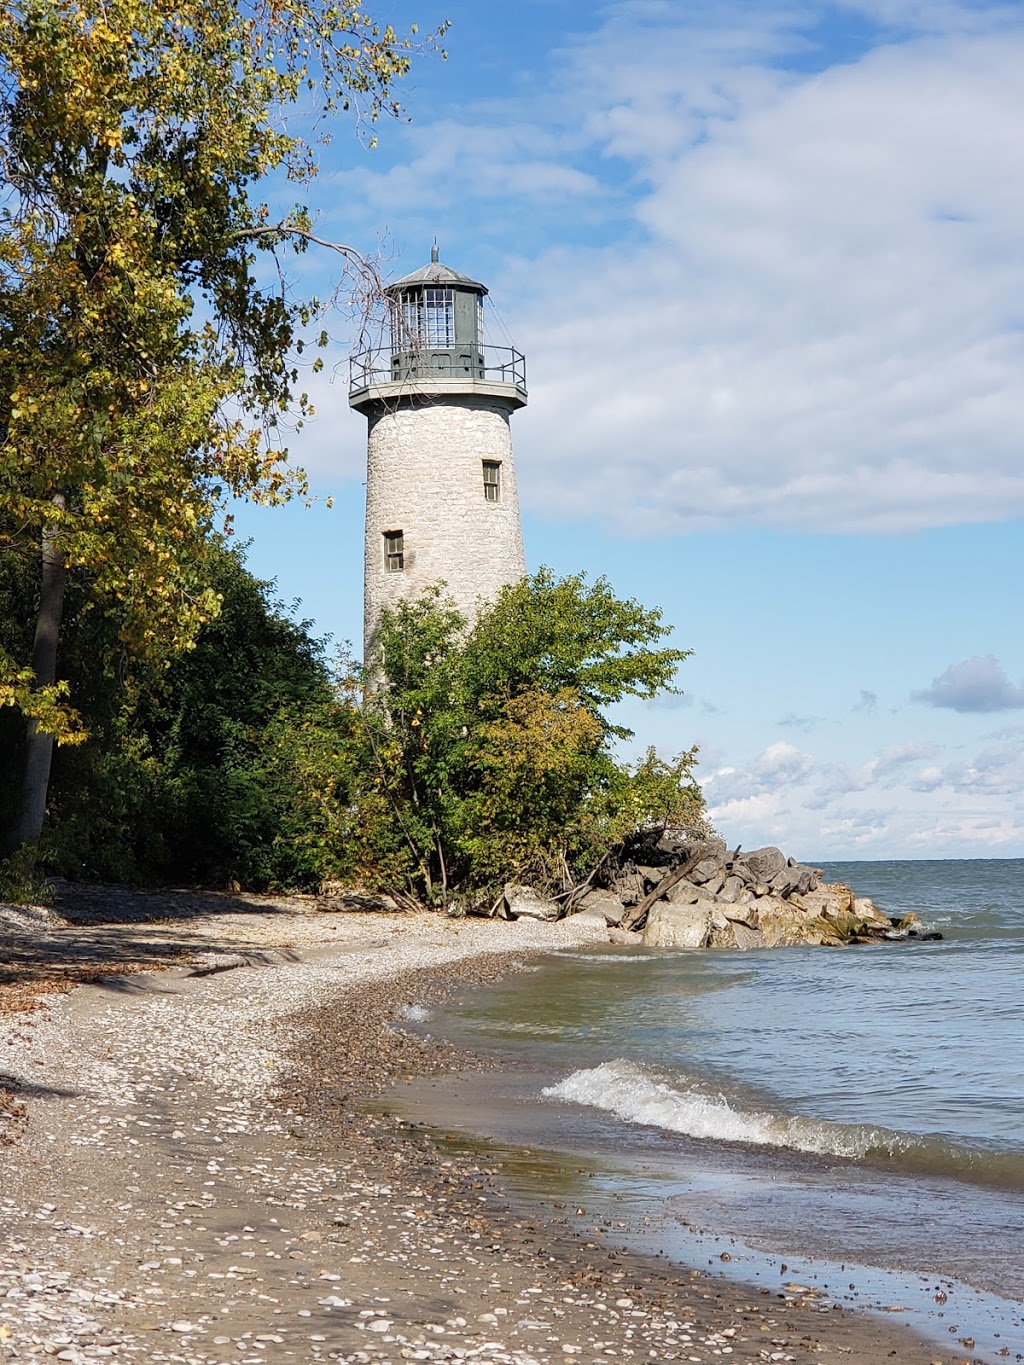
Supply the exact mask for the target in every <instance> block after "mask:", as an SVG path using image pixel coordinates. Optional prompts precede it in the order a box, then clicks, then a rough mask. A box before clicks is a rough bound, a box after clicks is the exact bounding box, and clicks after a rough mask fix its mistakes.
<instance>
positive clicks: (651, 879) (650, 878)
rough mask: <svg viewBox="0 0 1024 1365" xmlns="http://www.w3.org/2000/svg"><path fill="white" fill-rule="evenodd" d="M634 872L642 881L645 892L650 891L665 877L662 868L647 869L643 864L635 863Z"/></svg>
mask: <svg viewBox="0 0 1024 1365" xmlns="http://www.w3.org/2000/svg"><path fill="white" fill-rule="evenodd" d="M636 870H637V872H638V873H639V874H640V876H641V877H643V879H644V890H645V891H652V890H653V889H654V887H656V886H657V885H658V883H659V882H660V881H661V879H662V877H663V876H664V875H665V869H664V868H663V867H647V866H645V865H644V864H643V863H637V865H636Z"/></svg>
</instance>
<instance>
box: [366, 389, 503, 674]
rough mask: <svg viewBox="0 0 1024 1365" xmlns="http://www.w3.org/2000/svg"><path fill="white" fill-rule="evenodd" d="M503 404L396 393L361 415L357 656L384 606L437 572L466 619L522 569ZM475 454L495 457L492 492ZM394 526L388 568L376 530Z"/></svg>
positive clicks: (381, 533) (411, 593) (435, 579)
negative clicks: (396, 559) (397, 555)
mask: <svg viewBox="0 0 1024 1365" xmlns="http://www.w3.org/2000/svg"><path fill="white" fill-rule="evenodd" d="M511 410H512V404H505V403H503V402H502V401H501V400H500V399H496V398H485V397H480V396H472V395H445V396H444V397H443V398H425V397H423V398H413V397H409V398H406V399H404V400H403V401H402V402H401V403H400V404H399V405H394V406H390V405H389V406H387V407H384V406H381V408H380V409H379V410H376V411H374V412H372V413H371V414H370V416H369V437H368V449H367V471H366V557H365V565H366V569H365V592H364V621H363V629H364V657H365V658H369V657H370V654H371V651H372V641H373V636H374V633H375V631H376V628H377V622H378V620H379V619H380V613H381V611H382V610H383V609H384V608H385V607H389V606H394V605H395V604H396V603H398V602H399V601H401V600H402V599H403V598H407V597H417V596H419V595H420V594H421V593H422V592H423V591H424V589H425V588H426V587H428V586H429V585H430V584H434V583H440V582H443V583H444V584H445V590H446V593H447V595H448V596H450V597H451V598H453V599H454V601H455V603H456V605H457V606H458V608H459V609H460V611H462V612H463V614H464V615H466V616H467V617H469V618H470V619H472V617H473V616H474V615H475V613H476V611H477V610H478V609H479V607H480V606H481V605H482V604H483V603H485V602H488V601H490V600H492V599H493V598H494V597H495V596H496V595H497V593H498V592H499V590H500V589H501V588H503V587H504V586H505V585H506V584H508V583H514V582H515V581H516V580H517V579H519V578H521V577H522V576H523V574H524V573H525V572H526V563H525V559H524V555H523V533H522V527H521V525H520V520H519V497H518V492H517V489H516V471H515V463H514V460H513V455H512V437H511V432H510V430H509V416H510V413H511ZM484 461H497V462H499V463H500V466H501V474H500V480H501V484H500V489H501V491H500V498H499V500H498V501H497V502H491V501H488V500H487V498H486V497H485V492H484V475H483V463H484ZM397 531H401V532H402V536H403V542H404V561H405V562H404V567H403V569H402V570H401V571H400V572H395V571H393V570H389V568H388V566H387V561H386V554H385V552H386V546H385V534H386V533H388V532H392V533H393V532H397Z"/></svg>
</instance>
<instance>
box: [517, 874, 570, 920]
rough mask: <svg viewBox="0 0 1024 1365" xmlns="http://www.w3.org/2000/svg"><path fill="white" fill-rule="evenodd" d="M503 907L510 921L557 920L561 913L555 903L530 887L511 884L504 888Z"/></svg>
mask: <svg viewBox="0 0 1024 1365" xmlns="http://www.w3.org/2000/svg"><path fill="white" fill-rule="evenodd" d="M505 905H506V907H507V910H508V915H509V918H510V919H519V918H520V917H525V918H527V919H558V917H559V915H560V914H561V913H562V911H561V908H560V907H559V905H558V902H557V901H553V900H551V898H550V897H548V896H544V895H542V894H541V893H540V892H539V891H537V890H536V889H535V888H534V887H532V886H516V885H515V883H513V882H509V883H508V884H507V885H506V887H505Z"/></svg>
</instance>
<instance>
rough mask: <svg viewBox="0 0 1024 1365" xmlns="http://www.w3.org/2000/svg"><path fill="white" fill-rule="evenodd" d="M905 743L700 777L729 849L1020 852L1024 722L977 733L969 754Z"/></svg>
mask: <svg viewBox="0 0 1024 1365" xmlns="http://www.w3.org/2000/svg"><path fill="white" fill-rule="evenodd" d="M940 753H941V749H940V746H938V745H935V744H933V743H931V742H929V741H925V740H916V739H908V740H905V741H903V742H901V743H899V744H895V745H891V746H889V747H887V748H885V749H883V750H881V751H880V752H879V753H877V754H874V755H872V756H871V757H869V758H868V759H866V761H865V762H864V763H862V764H861V765H860V766H859V767H857V768H854V769H851V768H848V767H845V766H843V765H841V764H834V763H830V762H828V761H826V760H825V759H823V758H819V757H816V756H815V755H813V754H810V753H805V752H803V751H801V750H798V749H795V748H794V747H793V746H792V745H785V744H783V745H772V746H771V747H770V748H769V749H765V750H763V751H762V752H761V753H760V754H758V755H757V756H756V757H755V758H753V759H752V760H750V761H749V762H747V763H728V764H722V765H720V766H719V767H718V768H717V769H716V770H715V771H714V772H712V773H711V774H710V776H709V775H707V774H702V778H703V782H704V788H705V793H706V795H707V799H708V807H709V813H710V816H711V819H712V821H713V822H714V824H715V826H716V828H717V829H718V830H719V832H720V833H721V835H722V837H723V838H725V839H726V840H727V841H728V842H729V843H736V842H739V843H742V844H743V845H744V846H745V847H748V848H749V847H753V846H754V845H756V844H763V843H767V842H776V843H780V844H781V846H782V847H783V848H784V849H785V850H786V851H787V852H791V853H795V854H797V855H798V856H800V857H804V858H811V859H814V858H842V857H851V858H870V857H883V858H884V857H906V856H908V854H910V855H912V856H921V857H924V856H929V854H933V855H934V856H944V857H955V856H957V855H958V854H960V855H962V856H978V855H979V854H983V853H984V852H985V851H986V850H989V851H991V852H992V854H993V855H994V856H999V855H1000V854H1005V853H1007V852H1013V851H1014V850H1015V849H1020V848H1024V802H1022V801H1021V799H1020V797H1021V793H1022V791H1024V726H1022V727H1008V728H1006V729H1004V730H1001V731H997V732H995V733H993V734H990V735H987V736H984V737H983V738H982V740H981V741H980V743H979V745H978V747H977V748H976V750H975V751H974V752H973V753H970V754H969V756H966V757H963V758H957V759H956V760H955V761H952V762H947V763H945V764H939V763H935V762H933V761H932V760H934V759H935V758H936V757H937V756H938V755H939V754H940Z"/></svg>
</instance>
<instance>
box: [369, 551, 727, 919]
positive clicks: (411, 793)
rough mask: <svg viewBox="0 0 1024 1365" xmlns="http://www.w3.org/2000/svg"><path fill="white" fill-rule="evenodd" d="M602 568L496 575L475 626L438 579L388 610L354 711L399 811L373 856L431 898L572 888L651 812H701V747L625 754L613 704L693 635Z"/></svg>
mask: <svg viewBox="0 0 1024 1365" xmlns="http://www.w3.org/2000/svg"><path fill="white" fill-rule="evenodd" d="M668 634H669V628H668V627H667V626H665V625H664V624H663V623H662V621H661V614H660V612H658V611H656V610H651V609H649V608H645V607H643V606H642V605H641V604H640V603H639V602H636V601H634V600H631V599H626V600H623V599H620V598H616V597H615V595H614V593H613V591H612V589H611V586H610V584H609V583H608V582H607V580H605V579H603V578H599V579H597V580H596V582H594V583H588V582H587V580H586V578H585V577H584V576H583V575H571V576H569V577H567V578H564V579H556V578H555V577H554V576H553V575H552V574H551V573H550V572H549V571H547V570H542V571H541V572H540V573H537V574H534V575H532V576H529V577H526V578H524V579H522V580H520V581H519V582H518V583H514V584H512V585H510V586H508V587H506V588H505V589H504V590H503V591H502V593H501V594H500V595H499V596H498V598H497V600H496V601H495V602H494V603H493V604H492V605H490V606H489V607H487V608H485V609H484V610H483V611H481V613H480V614H479V616H478V618H477V620H476V621H475V623H474V624H472V625H471V626H470V625H469V624H468V623H467V622H466V621H464V620H463V618H462V617H461V616H460V615H459V613H458V612H457V611H456V610H455V609H454V608H453V607H452V606H451V605H450V604H449V603H447V602H446V601H445V600H444V598H443V595H442V592H441V590H440V589H438V590H436V591H434V592H431V593H428V594H427V595H426V596H424V597H423V598H421V599H419V600H417V601H413V602H406V603H402V604H400V605H399V606H398V607H396V608H395V609H393V610H392V611H388V612H385V613H384V614H383V616H382V618H381V622H380V626H379V628H378V632H377V636H376V648H377V651H378V655H377V657H378V662H377V663H376V664H375V665H374V672H373V679H372V681H373V686H372V690H371V691H370V693H369V695H368V697H367V699H366V702H365V704H364V705H363V707H362V708H361V711H360V716H359V726H358V727H357V729H358V733H361V734H362V735H363V736H364V743H365V745H366V752H365V754H364V757H363V760H362V772H363V777H362V781H363V783H364V784H366V789H367V790H369V791H371V792H372V793H373V794H374V797H375V799H376V800H377V801H378V802H380V803H381V804H382V805H383V806H384V807H385V808H386V809H388V810H389V811H390V814H391V826H390V830H389V835H388V837H389V838H390V839H391V841H392V844H391V847H390V849H389V854H388V857H385V856H384V855H383V853H377V854H376V855H374V854H372V853H371V855H370V857H369V858H368V865H370V866H376V868H377V875H378V876H379V875H380V872H381V870H383V869H384V868H385V867H387V866H389V865H390V875H391V876H392V878H393V879H396V880H398V881H399V882H404V883H405V885H406V886H407V888H408V889H409V890H410V891H411V892H412V893H413V894H414V895H417V896H420V897H423V898H425V899H426V900H428V901H434V902H442V903H446V902H447V901H448V900H449V899H450V897H451V896H452V895H453V894H454V895H457V896H461V897H462V898H463V899H468V900H469V902H471V903H473V902H475V901H476V900H477V899H478V898H479V897H480V896H481V895H483V896H485V897H486V896H487V895H494V894H496V892H498V891H500V888H501V885H502V884H503V883H504V882H505V881H508V880H529V881H531V882H533V883H535V884H539V885H545V886H548V887H554V888H560V889H564V888H565V887H567V886H568V885H569V884H571V882H572V880H573V878H574V877H575V876H576V875H578V874H583V873H585V872H587V871H589V870H590V868H591V867H592V866H593V865H594V863H595V862H596V861H597V860H599V859H600V858H601V857H602V856H604V854H605V853H606V852H607V851H608V850H609V848H610V847H611V846H612V845H613V844H615V843H617V842H620V841H621V840H623V839H624V838H626V837H627V836H628V835H629V834H631V833H633V832H634V831H636V830H638V829H641V828H643V827H645V826H646V825H649V824H661V825H667V824H675V825H682V826H694V827H699V826H700V825H701V824H702V820H703V814H702V812H703V803H702V800H701V796H700V791H699V788H698V787H697V785H696V782H695V781H694V779H693V775H692V769H693V766H694V763H695V761H696V750H694V749H687V750H685V751H684V752H682V753H681V754H680V755H679V756H678V757H677V758H675V759H674V760H672V761H671V762H666V761H664V760H661V759H659V758H658V757H657V755H656V754H655V753H654V752H653V751H651V752H649V753H648V754H647V755H646V756H645V758H644V759H642V760H641V761H640V762H638V763H634V764H629V763H623V762H621V761H620V760H619V759H618V757H617V755H616V751H615V742H616V740H618V739H625V738H629V737H630V732H629V731H628V730H625V729H624V728H623V727H621V726H617V725H615V724H613V723H612V721H611V720H610V719H609V717H608V715H607V708H608V707H609V706H611V705H613V704H614V703H615V702H617V701H620V700H621V699H622V698H623V697H626V696H638V697H648V698H649V697H653V696H656V695H657V694H658V693H659V692H661V691H663V690H665V689H671V688H672V686H673V683H674V679H675V675H676V671H677V669H678V667H679V665H680V664H681V663H683V662H684V661H685V659H686V658H687V657H688V651H686V650H679V649H673V648H671V647H669V646H668V645H666V644H665V643H664V641H665V637H666V636H667V635H668Z"/></svg>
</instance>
